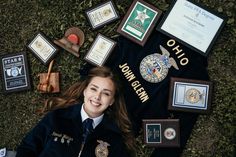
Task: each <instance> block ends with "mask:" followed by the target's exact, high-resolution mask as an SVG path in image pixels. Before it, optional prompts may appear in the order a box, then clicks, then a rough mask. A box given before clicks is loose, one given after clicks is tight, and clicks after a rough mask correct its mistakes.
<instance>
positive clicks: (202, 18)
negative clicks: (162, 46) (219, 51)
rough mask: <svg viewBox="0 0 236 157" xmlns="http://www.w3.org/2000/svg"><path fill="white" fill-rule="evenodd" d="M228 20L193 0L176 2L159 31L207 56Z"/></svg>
mask: <svg viewBox="0 0 236 157" xmlns="http://www.w3.org/2000/svg"><path fill="white" fill-rule="evenodd" d="M225 22H226V20H225V18H224V17H223V16H221V15H219V14H217V13H216V12H214V11H213V10H210V9H208V8H206V7H204V6H201V5H200V4H198V3H195V2H193V1H192V0H174V1H173V3H172V6H171V7H170V9H169V11H168V13H167V14H166V15H165V16H164V17H163V19H162V21H161V23H160V24H159V25H158V26H157V30H159V31H160V32H162V33H164V34H165V35H167V36H170V37H171V38H174V39H176V40H178V41H179V42H180V43H182V44H184V45H185V46H187V47H189V48H191V49H193V50H194V51H196V52H199V53H200V54H202V55H203V56H207V55H208V53H209V51H210V49H211V47H212V45H213V43H214V41H215V40H216V38H217V36H218V35H219V33H220V31H221V30H222V28H223V26H224V24H225Z"/></svg>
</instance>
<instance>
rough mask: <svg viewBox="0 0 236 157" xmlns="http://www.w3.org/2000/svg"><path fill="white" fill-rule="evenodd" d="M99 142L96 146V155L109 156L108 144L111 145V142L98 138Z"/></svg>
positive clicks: (100, 156)
mask: <svg viewBox="0 0 236 157" xmlns="http://www.w3.org/2000/svg"><path fill="white" fill-rule="evenodd" d="M97 142H98V143H99V144H98V145H97V147H96V148H95V155H96V157H107V156H108V154H109V151H108V148H107V146H110V144H109V143H107V142H103V141H102V140H97Z"/></svg>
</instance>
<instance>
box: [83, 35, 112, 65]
mask: <svg viewBox="0 0 236 157" xmlns="http://www.w3.org/2000/svg"><path fill="white" fill-rule="evenodd" d="M115 45H116V42H115V41H113V40H111V39H109V38H107V37H105V36H104V35H102V34H98V35H97V37H96V39H95V41H94V42H93V44H92V46H91V47H90V49H89V51H88V53H87V54H86V56H85V58H84V59H85V60H86V61H88V62H89V63H91V64H93V65H96V66H102V65H103V64H104V63H105V62H106V60H107V58H108V57H109V55H110V53H111V52H112V50H113V49H114V47H115Z"/></svg>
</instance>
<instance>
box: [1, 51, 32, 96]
mask: <svg viewBox="0 0 236 157" xmlns="http://www.w3.org/2000/svg"><path fill="white" fill-rule="evenodd" d="M0 59H1V71H2V82H3V92H4V93H10V92H18V91H23V90H29V89H30V88H31V84H30V78H29V69H28V63H27V57H26V54H25V53H24V52H18V53H14V54H7V55H2V56H0Z"/></svg>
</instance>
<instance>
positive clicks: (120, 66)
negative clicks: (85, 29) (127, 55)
mask: <svg viewBox="0 0 236 157" xmlns="http://www.w3.org/2000/svg"><path fill="white" fill-rule="evenodd" d="M124 66H127V63H125V64H123V65H119V68H123V67H124Z"/></svg>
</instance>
